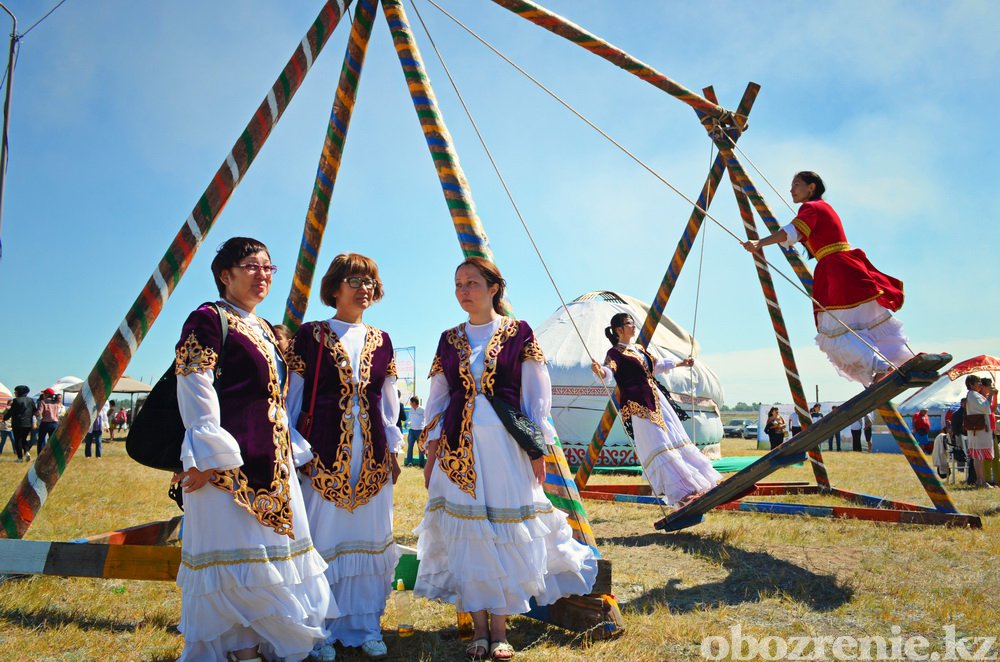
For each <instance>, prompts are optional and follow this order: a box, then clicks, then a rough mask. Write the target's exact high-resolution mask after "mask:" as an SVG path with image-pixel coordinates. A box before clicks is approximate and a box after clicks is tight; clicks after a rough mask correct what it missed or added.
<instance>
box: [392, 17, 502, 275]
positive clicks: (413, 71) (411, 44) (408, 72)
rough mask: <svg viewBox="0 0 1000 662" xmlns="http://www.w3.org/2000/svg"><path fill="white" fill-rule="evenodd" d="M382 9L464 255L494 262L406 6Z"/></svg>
mask: <svg viewBox="0 0 1000 662" xmlns="http://www.w3.org/2000/svg"><path fill="white" fill-rule="evenodd" d="M382 10H383V11H384V12H385V18H386V20H387V21H388V22H389V31H390V32H391V33H392V43H393V45H394V46H395V48H396V55H398V56H399V63H400V64H401V65H402V66H403V75H404V77H405V78H406V86H407V87H408V88H409V90H410V97H411V98H412V99H413V107H414V109H416V111H417V119H419V120H420V128H421V129H423V132H424V138H425V139H426V141H427V147H428V149H429V150H430V153H431V159H433V161H434V168H435V169H436V170H437V175H438V179H439V180H440V182H441V190H442V192H443V193H444V198H445V202H446V203H447V204H448V211H449V212H450V213H451V220H452V223H454V225H455V231H456V232H457V233H458V243H459V244H460V245H461V247H462V253H464V254H465V256H466V257H473V256H478V257H484V258H486V259H488V260H490V261H492V260H493V252H492V251H491V250H490V247H489V240H488V239H487V238H486V231H485V230H484V229H483V224H482V222H481V221H480V220H479V214H477V213H476V205H475V203H474V202H473V200H472V191H471V190H470V188H469V182H468V180H467V179H466V178H465V173H464V172H463V171H462V165H461V163H459V161H458V152H456V151H455V147H454V142H453V141H452V138H451V134H450V133H448V127H446V126H445V123H444V118H442V117H441V111H440V110H439V108H438V103H437V97H436V96H435V95H434V90H433V89H432V88H431V81H430V77H429V76H428V75H427V69H426V68H425V67H424V61H423V58H422V57H421V56H420V49H419V48H417V42H416V40H415V39H414V37H413V30H411V29H410V23H409V20H408V19H407V17H406V12H405V11H404V10H403V3H402V2H401V0H382Z"/></svg>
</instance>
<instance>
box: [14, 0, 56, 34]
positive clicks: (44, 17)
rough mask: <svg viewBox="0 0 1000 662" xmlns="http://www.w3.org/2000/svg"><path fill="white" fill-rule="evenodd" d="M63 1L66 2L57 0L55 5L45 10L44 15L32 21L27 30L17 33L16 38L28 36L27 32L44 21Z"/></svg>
mask: <svg viewBox="0 0 1000 662" xmlns="http://www.w3.org/2000/svg"><path fill="white" fill-rule="evenodd" d="M64 2H66V0H59V3H58V4H56V6H55V7H53V8H52V9H50V10H49V11H47V12H46V13H45V16H42V17H41V18H40V19H38V20H37V21H35V22H34V23H32V24H31V27H29V28H28V29H27V30H25V31H24V32H22V33H21V34H19V35H17V38H18V39H23V38H24V37H26V36H28V33H29V32H31V31H32V30H34V29H35V28H36V27H37V26H38V24H39V23H41V22H42V21H44V20H45V19H47V18H48V17H49V16H50V15H51V14H52V12H54V11H55V10H57V9H59V8H60V7H62V6H63V3H64Z"/></svg>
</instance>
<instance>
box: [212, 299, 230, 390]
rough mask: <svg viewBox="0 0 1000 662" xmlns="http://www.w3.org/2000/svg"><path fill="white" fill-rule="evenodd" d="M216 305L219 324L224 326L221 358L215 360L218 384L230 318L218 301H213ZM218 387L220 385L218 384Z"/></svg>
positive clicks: (214, 382) (220, 350)
mask: <svg viewBox="0 0 1000 662" xmlns="http://www.w3.org/2000/svg"><path fill="white" fill-rule="evenodd" d="M212 305H213V306H215V311H216V312H217V313H219V326H221V327H222V345H221V347H220V348H219V358H218V360H217V361H216V362H215V380H213V384H217V383H218V381H219V376H220V375H221V374H222V358H223V357H224V356H225V355H226V337H227V336H228V335H229V318H228V317H226V311H225V310H224V309H223V308H222V306H220V305H219V304H217V303H213V304H212ZM216 389H218V386H216Z"/></svg>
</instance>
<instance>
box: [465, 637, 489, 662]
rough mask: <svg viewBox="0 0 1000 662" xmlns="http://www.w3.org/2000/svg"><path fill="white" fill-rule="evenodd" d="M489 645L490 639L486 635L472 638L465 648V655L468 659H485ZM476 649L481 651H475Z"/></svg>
mask: <svg viewBox="0 0 1000 662" xmlns="http://www.w3.org/2000/svg"><path fill="white" fill-rule="evenodd" d="M489 646H490V640H489V639H487V638H486V637H483V638H481V639H473V640H472V642H471V643H470V644H469V645H468V646H466V648H465V656H466V657H467V658H469V659H470V660H485V659H486V654H487V653H488V652H489ZM476 651H482V653H477V652H476Z"/></svg>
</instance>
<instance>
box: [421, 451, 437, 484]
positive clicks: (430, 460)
mask: <svg viewBox="0 0 1000 662" xmlns="http://www.w3.org/2000/svg"><path fill="white" fill-rule="evenodd" d="M437 451H438V442H436V441H432V442H431V443H429V444H427V464H425V465H424V489H427V488H429V487H430V485H431V474H433V473H434V464H435V462H437Z"/></svg>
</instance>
